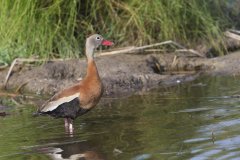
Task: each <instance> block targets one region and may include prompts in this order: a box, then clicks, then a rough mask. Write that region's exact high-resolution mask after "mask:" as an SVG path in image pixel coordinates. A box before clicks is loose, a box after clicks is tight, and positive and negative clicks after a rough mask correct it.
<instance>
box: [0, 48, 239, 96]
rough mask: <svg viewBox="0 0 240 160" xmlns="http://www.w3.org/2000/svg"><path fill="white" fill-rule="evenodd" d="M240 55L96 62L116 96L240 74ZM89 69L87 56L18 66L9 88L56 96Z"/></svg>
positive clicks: (151, 56) (134, 57)
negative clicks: (207, 77)
mask: <svg viewBox="0 0 240 160" xmlns="http://www.w3.org/2000/svg"><path fill="white" fill-rule="evenodd" d="M239 57H240V51H237V52H233V53H231V54H228V55H226V56H223V57H217V58H210V59H209V58H202V57H196V56H193V55H189V54H182V55H179V54H174V53H165V54H159V53H151V54H119V55H110V56H102V57H97V58H96V64H97V67H98V70H99V74H100V76H101V78H102V81H103V84H104V86H105V92H104V96H110V97H115V96H118V95H130V94H133V93H135V92H142V91H146V90H149V89H152V88H156V87H159V86H169V85H175V84H178V83H183V82H186V81H192V80H194V79H196V78H197V77H199V76H200V75H202V74H208V75H213V76H217V75H221V76H222V75H229V76H231V75H240V58H239ZM85 72H86V60H85V59H80V60H79V59H73V60H66V61H58V62H50V61H49V62H46V63H45V64H42V65H40V66H36V65H29V64H24V65H18V66H16V67H15V68H14V70H13V73H12V74H11V76H10V79H9V81H8V85H7V89H13V88H17V87H19V86H22V87H21V90H22V91H23V92H31V93H34V94H47V95H53V94H54V93H56V92H57V91H59V90H61V89H63V88H66V87H68V86H71V85H73V84H75V83H77V82H78V81H79V80H80V79H81V78H82V77H84V75H85ZM6 75H7V69H6V70H3V71H0V86H3V84H4V80H5V77H6Z"/></svg>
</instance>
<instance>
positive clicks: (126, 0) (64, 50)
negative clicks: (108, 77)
mask: <svg viewBox="0 0 240 160" xmlns="http://www.w3.org/2000/svg"><path fill="white" fill-rule="evenodd" d="M224 6H225V1H224V0H222V1H215V0H187V1H186V0H148V1H141V0H123V1H117V0H102V1H99V0H92V1H81V0H71V1H65V0H45V1H44V0H0V60H1V61H4V62H8V63H9V62H11V60H12V59H14V58H16V57H41V58H53V57H62V58H65V57H78V56H79V55H83V47H84V43H85V42H84V41H85V38H86V36H87V35H89V34H92V33H96V32H97V33H100V34H102V35H103V36H104V37H107V38H110V39H113V40H114V41H115V42H116V43H117V45H118V46H128V45H143V44H147V43H153V42H160V41H164V40H169V39H171V40H175V41H177V42H179V43H182V44H185V45H186V46H195V45H197V44H198V42H206V43H207V44H209V45H211V46H214V47H215V48H217V49H219V51H221V48H222V47H221V46H220V45H219V44H221V42H222V29H223V28H224V27H225V26H226V24H227V23H226V22H227V21H226V17H225V16H224V14H223V11H222V7H224ZM219 53H221V52H219Z"/></svg>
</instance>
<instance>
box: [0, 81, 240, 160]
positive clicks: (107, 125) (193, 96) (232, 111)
mask: <svg viewBox="0 0 240 160" xmlns="http://www.w3.org/2000/svg"><path fill="white" fill-rule="evenodd" d="M238 95H240V77H222V78H220V77H217V78H216V77H212V78H209V77H203V78H201V79H198V80H196V81H194V82H191V83H188V84H179V85H178V86H175V87H168V88H159V89H156V90H152V91H151V92H146V93H143V94H142V95H138V96H131V97H129V98H123V99H116V100H113V101H112V102H111V103H107V104H105V105H103V104H102V105H99V106H98V108H96V109H94V110H93V111H91V112H90V113H89V114H87V115H85V116H82V117H80V118H78V119H77V120H75V122H74V125H75V130H74V134H73V135H70V134H68V133H65V131H64V127H63V120H62V119H52V118H50V117H33V116H32V113H33V112H34V111H35V110H36V108H35V107H34V106H33V105H30V104H29V105H21V107H12V108H11V109H9V110H7V111H6V112H8V113H10V115H9V116H6V117H0V129H1V131H0V159H32V160H38V159H74V158H75V159H79V158H80V157H84V156H85V157H87V156H88V159H89V160H100V159H101V160H127V159H130V160H156V159H193V160H201V159H203V160H205V159H217V160H224V159H227V160H229V159H239V157H240V129H239V128H240V98H238V97H239V96H238ZM102 101H104V99H102ZM0 109H1V108H0ZM80 159H81V158H80ZM82 159H83V158H82ZM86 159H87V158H86Z"/></svg>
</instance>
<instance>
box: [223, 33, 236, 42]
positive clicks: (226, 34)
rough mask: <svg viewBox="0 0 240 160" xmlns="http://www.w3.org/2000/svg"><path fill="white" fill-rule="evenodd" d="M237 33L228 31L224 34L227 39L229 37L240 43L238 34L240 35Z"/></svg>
mask: <svg viewBox="0 0 240 160" xmlns="http://www.w3.org/2000/svg"><path fill="white" fill-rule="evenodd" d="M238 32H239V34H240V31H238ZM238 32H237V31H234V32H233V31H226V32H225V33H224V34H225V36H226V37H229V38H232V39H235V40H238V41H240V35H239V34H237V33H238Z"/></svg>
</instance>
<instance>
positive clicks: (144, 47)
mask: <svg viewBox="0 0 240 160" xmlns="http://www.w3.org/2000/svg"><path fill="white" fill-rule="evenodd" d="M166 44H173V45H175V46H176V47H178V48H180V49H186V48H185V47H183V46H182V45H180V44H178V43H177V42H174V41H172V40H169V41H165V42H160V43H154V44H150V45H145V46H140V47H135V46H131V47H128V48H125V49H121V50H116V51H111V52H103V53H100V54H99V56H106V55H114V54H123V53H136V52H139V51H144V50H145V49H148V48H152V47H157V46H162V45H166Z"/></svg>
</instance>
